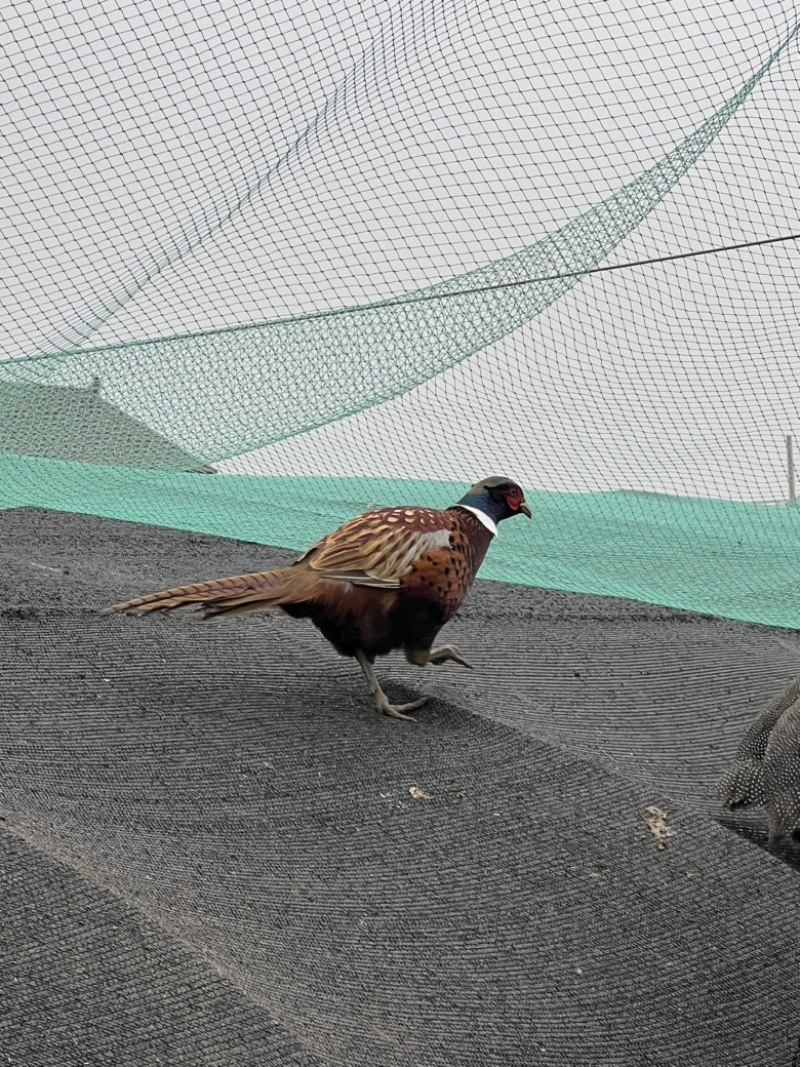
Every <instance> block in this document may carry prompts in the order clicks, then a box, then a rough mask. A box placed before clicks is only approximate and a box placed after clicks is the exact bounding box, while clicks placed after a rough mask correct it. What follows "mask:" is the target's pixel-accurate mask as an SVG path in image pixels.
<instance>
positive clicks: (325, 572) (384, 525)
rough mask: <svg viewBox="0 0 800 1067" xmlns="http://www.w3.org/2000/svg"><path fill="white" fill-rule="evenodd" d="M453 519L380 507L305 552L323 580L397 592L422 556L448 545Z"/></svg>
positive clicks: (431, 510) (302, 560)
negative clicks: (395, 590)
mask: <svg viewBox="0 0 800 1067" xmlns="http://www.w3.org/2000/svg"><path fill="white" fill-rule="evenodd" d="M453 527H454V523H453V518H452V516H451V515H450V514H448V513H447V512H444V511H437V510H435V509H434V508H381V509H380V510H378V511H368V512H367V513H366V514H365V515H359V516H358V517H357V518H355V519H351V520H350V521H349V522H346V523H345V524H344V526H340V527H339V529H338V530H334V531H333V533H331V534H328V536H327V537H324V538H323V539H322V540H321V541H319V542H318V543H317V544H316V545H314V546H313V547H312V548H310V549H309V550H308V552H306V553H304V554H303V555H302V556H301V557H300V558H299V559H298V560H297V562H298V563H304V564H305V565H306V566H307V567H309V568H310V569H311V570H313V571H315V572H316V573H318V574H319V576H320V577H321V578H328V579H331V580H333V581H340V582H350V583H352V584H353V585H366V586H372V587H373V588H376V589H399V588H400V586H401V584H402V579H403V577H404V576H405V575H407V574H409V573H410V571H411V570H412V568H413V567H414V565H415V564H416V563H417V562H418V561H419V560H421V559H422V558H423V557H424V556H426V554H429V553H431V552H434V551H437V550H448V549H449V548H450V546H451V536H452V533H453Z"/></svg>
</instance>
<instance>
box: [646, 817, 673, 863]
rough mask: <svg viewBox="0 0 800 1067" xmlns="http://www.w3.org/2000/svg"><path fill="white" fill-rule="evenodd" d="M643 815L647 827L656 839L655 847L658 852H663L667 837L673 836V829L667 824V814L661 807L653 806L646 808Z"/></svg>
mask: <svg viewBox="0 0 800 1067" xmlns="http://www.w3.org/2000/svg"><path fill="white" fill-rule="evenodd" d="M645 815H646V816H647V818H646V820H645V822H646V823H647V829H648V830H649V831H650V833H651V834H652V835H653V837H654V838H655V839H656V848H657V849H658V851H659V852H663V851H664V849H665V848H666V847H667V838H668V837H674V836H675V831H674V830H671V829H670V828H669V826H667V814H666V812H664V811H662V810H661V808H656V807H654V806H653V807H649V808H648V809H647V810H646V812H645Z"/></svg>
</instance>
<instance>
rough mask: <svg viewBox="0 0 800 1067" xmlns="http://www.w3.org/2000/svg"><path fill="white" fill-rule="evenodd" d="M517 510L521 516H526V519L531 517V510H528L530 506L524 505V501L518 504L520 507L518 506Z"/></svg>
mask: <svg viewBox="0 0 800 1067" xmlns="http://www.w3.org/2000/svg"><path fill="white" fill-rule="evenodd" d="M519 510H520V511H521V512H522V514H523V515H526V516H527V517H528V518H530V517H531V509H530V506H529V505H528V504H526V503H525V501H524V500H523V501H522V503H521V504H520V506H519Z"/></svg>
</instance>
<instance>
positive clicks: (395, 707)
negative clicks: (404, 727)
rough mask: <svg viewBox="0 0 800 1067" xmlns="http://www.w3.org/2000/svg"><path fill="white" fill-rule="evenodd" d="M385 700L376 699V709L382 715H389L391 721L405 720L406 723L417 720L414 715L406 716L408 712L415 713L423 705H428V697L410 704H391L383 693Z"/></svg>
mask: <svg viewBox="0 0 800 1067" xmlns="http://www.w3.org/2000/svg"><path fill="white" fill-rule="evenodd" d="M381 696H383V700H381V699H380V698H376V700H375V708H376V710H377V712H378V714H380V715H388V716H389V718H390V719H403V721H404V722H416V721H417V720H416V719H415V718H414V716H413V715H406V714H405V713H406V712H407V711H415V710H416V709H417V708H421V707H422V705H423V704H427V703H428V698H427V697H422V698H421V699H420V700H412V701H411V702H410V703H408V704H390V703H389V701H388V700H387V699H386V696H385V694H383V693H381Z"/></svg>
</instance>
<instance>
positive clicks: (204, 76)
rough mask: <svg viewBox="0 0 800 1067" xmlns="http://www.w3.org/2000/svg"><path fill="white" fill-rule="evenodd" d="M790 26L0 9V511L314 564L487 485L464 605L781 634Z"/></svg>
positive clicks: (449, 12) (694, 16)
mask: <svg viewBox="0 0 800 1067" xmlns="http://www.w3.org/2000/svg"><path fill="white" fill-rule="evenodd" d="M797 20H798V10H797V7H796V5H795V4H794V3H788V2H783V0H780V2H776V0H772V2H767V3H764V2H763V0H762V2H758V3H756V2H752V3H743V4H735V5H732V4H730V3H725V2H711V0H703V2H694V0H681V2H678V3H671V4H662V3H646V2H645V3H642V2H636V3H632V2H628V0H624V2H623V0H619V2H614V3H608V2H606V0H603V2H586V0H581V2H571V0H561V2H548V3H541V4H535V5H533V4H529V3H524V4H523V3H514V2H508V3H496V4H491V5H487V4H479V3H471V2H470V3H453V2H450V0H443V2H438V0H436V2H434V3H431V2H429V0H425V2H420V0H413V2H403V3H400V4H395V3H384V2H383V0H374V2H373V3H367V4H358V5H355V4H350V3H347V2H346V0H345V2H341V3H337V2H333V3H327V4H325V3H323V4H320V5H314V6H313V7H312V6H311V5H300V4H294V3H292V2H290V0H284V3H283V4H282V5H281V4H278V3H275V4H269V5H264V4H259V3H254V2H253V3H249V2H242V3H237V4H230V3H227V2H226V3H222V2H216V0H209V2H204V3H196V2H186V3H182V2H178V0H158V2H157V3H156V2H155V0H141V2H137V3H133V2H127V0H120V2H117V3H113V2H112V3H104V4H99V3H97V4H93V3H87V4H84V5H81V6H80V7H76V6H75V5H73V4H69V3H67V2H55V0H53V2H49V3H47V4H36V5H34V4H32V3H24V2H23V3H17V4H14V5H13V7H12V8H10V9H9V10H8V11H6V12H5V13H4V22H3V25H2V28H1V29H0V32H2V37H3V39H2V46H3V50H4V53H5V56H6V63H5V65H4V68H3V71H2V74H0V84H1V85H2V88H1V89H0V92H2V114H3V136H4V139H5V150H4V152H3V154H2V158H0V168H1V169H2V183H1V184H2V190H3V213H4V224H3V227H2V230H0V249H2V254H1V255H0V292H2V296H1V297H0V302H1V303H2V307H3V311H4V314H3V316H2V321H0V338H1V341H0V346H1V347H0V351H2V355H3V359H2V362H0V506H3V507H13V506H20V505H30V504H36V505H39V506H44V507H49V508H53V509H59V510H65V511H76V512H85V513H89V514H97V515H105V516H113V517H118V518H123V519H130V520H136V521H142V522H150V523H156V524H161V525H165V526H175V527H182V528H186V529H195V530H201V531H205V532H210V533H218V534H227V535H231V536H235V537H241V538H244V539H246V540H251V541H259V542H263V543H265V544H273V545H281V546H286V547H296V548H302V547H305V546H306V545H307V544H308V543H309V542H310V541H311V539H312V538H314V537H315V536H318V535H319V534H321V533H322V532H324V531H326V530H327V529H330V528H331V526H332V525H334V524H335V523H336V522H338V521H342V520H344V519H345V518H347V517H349V516H350V515H352V514H354V513H355V512H357V511H359V510H363V509H364V508H366V507H369V506H371V505H374V504H377V503H380V504H384V503H386V504H388V503H400V502H402V503H406V502H409V503H420V504H436V505H446V504H449V503H451V502H452V500H453V499H454V493H456V492H458V493H459V495H460V492H461V491H462V486H463V484H464V483H469V482H471V481H473V480H475V479H477V478H479V477H483V476H485V475H488V474H494V473H501V474H508V475H511V476H514V477H515V478H517V479H519V480H520V481H521V482H523V483H524V484H525V486H526V487H527V488H528V490H529V491H530V494H531V496H532V500H533V505H534V508H535V518H536V525H535V535H534V533H533V531H521V530H516V529H515V530H513V531H509V532H508V533H507V534H506V532H505V531H504V536H503V538H501V539H500V542H499V544H498V545H497V546H496V549H495V550H493V554H492V559H491V561H490V562H489V563H488V564H487V567H486V568H485V571H484V573H485V574H486V575H487V576H488V577H495V578H503V579H507V580H513V581H516V582H522V583H528V584H533V585H540V586H548V587H551V588H559V589H567V590H573V591H578V592H589V593H602V594H610V595H618V596H632V597H636V598H639V599H641V600H646V601H651V602H656V603H663V604H669V605H674V606H678V607H685V608H692V609H695V610H700V611H704V612H709V613H713V614H720V615H725V616H729V617H732V618H738V619H749V620H755V621H762V622H769V623H773V624H779V625H787V626H794V627H800V611H799V610H798V607H797V603H796V598H795V597H794V596H793V593H792V588H793V582H794V576H795V574H796V570H797V567H796V551H795V549H794V542H795V538H796V536H797V534H798V533H800V525H799V524H800V518H798V514H797V512H796V511H795V510H793V508H791V507H787V506H785V505H786V503H787V494H788V493H789V483H788V480H787V473H788V472H787V457H786V437H787V435H791V434H792V433H793V430H794V429H796V428H797V426H798V419H797V412H796V396H797V395H798V392H799V391H800V390H799V389H798V386H800V373H798V366H797V356H796V346H797V338H798V323H797V301H796V292H797V285H798V262H800V260H798V255H799V254H800V249H799V248H798V244H797V242H796V241H795V240H792V239H790V238H792V237H793V235H795V234H798V233H800V215H799V213H798V207H799V206H800V197H798V193H797V189H796V180H795V175H794V168H795V161H796V157H797V149H798V126H799V123H798V117H797V109H796V106H795V101H796V99H797V93H798V84H797V81H798V79H797V73H796V71H797V40H796V35H797V30H798V21H797ZM731 245H736V246H737V247H736V248H735V249H730V248H729V246H731ZM716 249H727V251H715V250H716ZM706 252H707V253H708V254H704V253H706ZM695 253H701V254H695ZM643 261H648V262H643ZM650 261H655V262H650ZM632 264H633V265H632ZM615 265H617V266H618V267H619V269H611V270H605V269H604V270H598V268H601V267H602V268H605V267H614V266H615ZM209 468H211V469H213V471H214V473H213V474H210V475H208V476H201V475H200V474H198V473H196V472H197V471H200V470H208V469H209ZM198 577H201V576H199V575H198Z"/></svg>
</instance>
